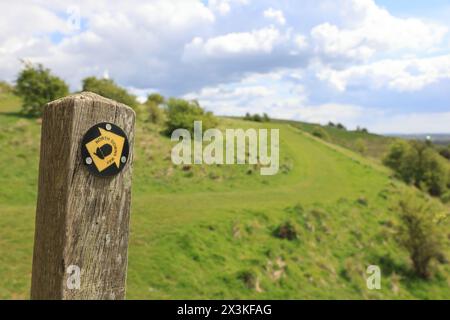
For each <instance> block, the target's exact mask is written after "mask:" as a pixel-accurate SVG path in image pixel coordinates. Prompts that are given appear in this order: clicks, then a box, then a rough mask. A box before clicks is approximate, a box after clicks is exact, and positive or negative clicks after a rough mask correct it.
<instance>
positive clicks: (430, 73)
mask: <svg viewBox="0 0 450 320" xmlns="http://www.w3.org/2000/svg"><path fill="white" fill-rule="evenodd" d="M317 76H318V78H319V79H321V80H324V81H327V82H329V83H330V84H331V85H332V86H334V87H335V88H336V89H337V90H339V91H345V90H346V88H347V87H348V86H351V85H358V86H365V87H368V88H372V89H381V88H387V89H390V90H395V91H399V92H406V91H418V90H421V89H423V88H424V87H426V86H428V85H430V84H433V83H436V82H438V81H440V80H444V79H450V55H443V56H437V57H431V58H421V59H420V58H407V59H398V60H393V59H386V60H380V61H376V62H373V63H370V64H366V65H356V66H352V67H349V68H347V69H344V70H333V69H330V68H324V69H322V70H321V71H319V72H318V74H317Z"/></svg>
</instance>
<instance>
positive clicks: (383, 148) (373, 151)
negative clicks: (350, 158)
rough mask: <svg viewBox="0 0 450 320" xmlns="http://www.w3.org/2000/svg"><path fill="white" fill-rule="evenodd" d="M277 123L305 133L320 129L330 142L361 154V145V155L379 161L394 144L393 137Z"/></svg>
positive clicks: (286, 121) (294, 122)
mask: <svg viewBox="0 0 450 320" xmlns="http://www.w3.org/2000/svg"><path fill="white" fill-rule="evenodd" d="M276 121H277V122H279V123H288V124H290V125H292V126H294V127H296V128H299V129H301V130H303V131H305V132H308V133H312V132H313V131H314V129H315V128H317V127H321V128H322V129H323V130H325V132H327V133H328V136H329V137H330V142H332V143H334V144H337V145H340V146H342V147H345V148H347V149H350V150H353V151H355V152H359V153H361V150H360V149H361V144H362V146H363V148H364V151H363V154H364V155H365V156H367V157H370V158H374V159H379V160H380V159H381V158H382V157H383V156H384V155H385V154H386V152H387V151H388V149H389V146H390V144H391V143H392V142H394V140H395V138H394V137H386V136H381V135H377V134H373V133H369V132H364V131H347V130H343V129H339V128H337V127H331V126H320V125H318V124H312V123H306V122H299V121H289V120H276Z"/></svg>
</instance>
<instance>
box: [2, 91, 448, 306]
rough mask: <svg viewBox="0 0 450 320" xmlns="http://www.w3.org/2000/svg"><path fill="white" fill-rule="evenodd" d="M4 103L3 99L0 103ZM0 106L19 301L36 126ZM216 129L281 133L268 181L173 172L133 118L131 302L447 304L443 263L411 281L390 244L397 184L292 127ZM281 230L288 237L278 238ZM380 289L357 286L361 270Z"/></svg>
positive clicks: (31, 209)
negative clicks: (378, 280)
mask: <svg viewBox="0 0 450 320" xmlns="http://www.w3.org/2000/svg"><path fill="white" fill-rule="evenodd" d="M2 99H3V100H2ZM19 105H20V101H19V100H18V99H16V98H14V97H11V96H9V97H3V98H1V99H0V128H1V130H0V150H2V152H0V163H1V164H2V167H1V169H0V298H3V299H10V298H28V293H29V285H30V273H31V257H32V244H33V228H34V214H35V203H36V188H37V183H36V182H37V167H38V152H39V136H40V124H39V123H38V121H36V120H35V119H28V118H23V117H20V116H19V115H18V114H17V110H18V108H19ZM220 126H221V127H222V128H229V127H234V128H237V127H243V128H247V127H251V126H257V127H268V128H279V129H280V139H281V140H280V148H281V157H280V158H281V163H280V173H279V174H278V175H276V176H265V177H264V176H260V175H259V168H258V167H257V166H252V165H234V166H226V165H222V166H174V165H173V164H172V163H171V161H170V150H171V146H172V145H173V144H172V143H171V142H170V140H169V139H168V138H165V137H163V136H161V135H160V134H159V129H160V128H157V127H155V126H153V125H151V124H147V123H144V122H142V121H139V122H138V125H137V132H136V145H135V148H136V160H135V167H134V177H133V179H134V180H133V203H132V218H131V239H130V247H129V272H128V282H127V288H128V298H132V299H133V298H136V299H162V298H167V299H175V298H188V299H190V298H229V299H235V298H239V299H243V298H255V299H262V298H269V299H278V298H280V299H281V298H288V299H295V298H299V299H310V298H321V299H327V298H331V299H333V298H334V299H337V298H340V299H360V298H381V299H388V298H393V299H400V298H408V299H409V298H424V299H425V298H448V297H449V296H450V289H449V278H450V277H449V275H450V269H449V266H448V265H442V266H440V267H439V270H438V274H437V276H436V277H435V278H434V279H433V280H432V281H428V282H427V281H422V280H419V279H417V278H415V277H414V276H412V275H411V273H410V271H409V270H410V269H409V261H408V257H407V254H406V253H405V252H404V251H403V250H401V249H399V248H398V246H397V245H396V244H395V242H394V240H393V237H392V234H393V226H394V225H395V223H396V218H395V209H394V204H395V203H396V201H397V198H398V195H399V193H400V192H401V191H402V189H404V188H406V187H405V186H404V185H403V184H401V183H399V182H397V181H395V180H392V179H391V178H390V176H389V172H388V171H387V170H386V169H384V168H382V167H380V166H379V165H377V164H375V163H373V162H372V160H367V159H365V158H363V157H361V156H360V155H358V154H356V153H353V152H351V151H349V150H346V149H343V148H341V147H337V146H335V145H331V144H327V143H323V142H322V141H320V140H318V139H316V138H313V137H311V136H310V135H309V134H307V133H305V132H304V131H301V130H299V129H298V128H294V127H293V126H292V125H290V124H281V123H274V124H256V123H252V122H245V121H240V120H236V119H221V123H220ZM286 222H289V225H291V226H292V227H293V230H295V235H296V237H294V238H293V239H292V240H288V239H280V238H278V237H276V236H275V231H276V230H277V228H278V227H279V226H280V225H284V224H285V223H286ZM370 264H377V265H379V266H380V267H381V269H382V289H381V290H374V291H370V290H368V289H367V287H366V280H365V279H366V274H365V270H366V267H367V266H368V265H370Z"/></svg>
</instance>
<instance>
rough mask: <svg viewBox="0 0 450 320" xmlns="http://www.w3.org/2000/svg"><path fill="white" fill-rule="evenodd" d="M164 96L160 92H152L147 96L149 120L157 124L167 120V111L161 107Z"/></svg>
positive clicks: (146, 103)
mask: <svg viewBox="0 0 450 320" xmlns="http://www.w3.org/2000/svg"><path fill="white" fill-rule="evenodd" d="M164 101H165V99H164V97H163V96H162V95H160V94H158V93H152V94H151V95H149V96H148V97H147V101H146V102H145V106H146V107H147V109H148V113H149V116H148V120H149V121H150V122H152V123H155V124H160V123H163V122H164V121H165V120H166V115H165V111H164V110H163V109H162V108H161V105H162V104H164Z"/></svg>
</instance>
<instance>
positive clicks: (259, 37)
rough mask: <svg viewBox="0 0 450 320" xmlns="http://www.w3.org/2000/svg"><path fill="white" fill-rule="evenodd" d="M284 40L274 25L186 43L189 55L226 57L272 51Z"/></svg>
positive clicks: (198, 38) (197, 38) (195, 39)
mask: <svg viewBox="0 0 450 320" xmlns="http://www.w3.org/2000/svg"><path fill="white" fill-rule="evenodd" d="M281 41H282V35H281V34H280V32H279V31H278V30H277V29H276V28H274V27H267V28H263V29H258V30H253V31H250V32H236V33H228V34H225V35H221V36H217V37H213V38H209V39H207V40H204V39H202V38H200V37H196V38H194V39H193V40H192V41H191V42H190V43H189V44H188V45H186V55H187V56H210V57H226V56H229V55H245V54H258V53H266V54H267V53H270V52H271V51H272V50H273V49H274V47H275V46H276V45H277V44H278V43H280V42H281Z"/></svg>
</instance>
